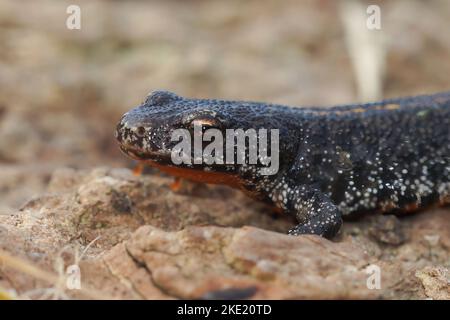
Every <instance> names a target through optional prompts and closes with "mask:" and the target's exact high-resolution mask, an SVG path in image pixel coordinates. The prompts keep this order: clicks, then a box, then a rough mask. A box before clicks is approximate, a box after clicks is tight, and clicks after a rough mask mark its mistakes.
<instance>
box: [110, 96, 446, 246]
mask: <svg viewBox="0 0 450 320" xmlns="http://www.w3.org/2000/svg"><path fill="white" fill-rule="evenodd" d="M193 121H197V123H199V122H200V123H203V124H204V129H209V128H216V129H218V130H221V131H222V132H225V129H244V130H247V129H250V128H253V129H256V130H258V129H260V128H264V129H268V130H270V129H279V154H280V167H279V171H278V173H277V174H276V175H270V176H267V175H266V176H264V175H261V174H259V170H258V169H259V168H260V166H261V164H256V165H217V164H215V165H206V164H201V165H183V164H182V165H180V166H178V167H177V168H176V170H174V165H173V163H172V162H171V159H170V152H171V149H172V147H173V146H174V145H175V144H176V143H177V142H172V141H171V140H170V138H171V132H172V131H173V130H175V129H180V128H185V129H188V130H192V123H193ZM116 138H117V140H118V142H119V145H120V148H121V150H122V151H123V152H124V153H126V154H127V155H129V156H131V157H132V158H134V159H137V160H143V161H147V162H148V163H149V164H151V165H154V166H156V167H158V168H160V169H162V170H163V171H166V172H168V173H170V174H173V175H176V176H181V177H185V178H186V177H187V178H188V179H191V180H196V181H204V182H212V183H225V184H229V185H231V186H233V187H236V188H239V189H241V190H243V191H244V192H246V193H247V194H248V195H250V196H252V197H254V198H256V199H259V200H262V201H265V202H268V203H270V204H272V205H274V206H275V207H277V208H279V209H281V210H282V211H284V212H286V213H288V214H292V215H294V216H295V217H296V218H297V219H298V222H299V224H298V225H297V226H296V227H294V228H293V229H291V230H290V231H289V234H292V235H299V234H317V235H321V236H324V237H328V238H330V237H333V236H334V235H335V234H336V233H337V232H338V231H339V228H340V226H341V224H342V217H345V216H349V215H355V214H356V215H357V214H359V213H364V212H372V211H373V212H382V213H386V212H389V213H407V212H412V211H416V210H418V209H420V208H423V207H426V206H428V205H430V204H433V203H439V204H442V205H444V204H448V203H450V92H444V93H438V94H434V95H429V96H416V97H407V98H399V99H390V100H385V101H381V102H375V103H368V104H355V105H347V106H335V107H330V108H318V107H308V108H292V107H288V106H282V105H275V104H268V103H258V102H245V101H227V100H216V99H188V98H183V97H180V96H178V95H176V94H174V93H170V92H166V91H156V92H153V93H152V94H150V95H149V96H148V97H147V99H146V100H145V102H144V103H143V104H142V105H140V106H138V107H137V108H134V109H132V110H130V111H129V112H127V113H126V114H125V115H124V116H123V117H122V119H121V120H120V121H119V123H118V125H117V129H116ZM269 145H270V144H269ZM269 154H270V152H269ZM211 177H213V178H211Z"/></svg>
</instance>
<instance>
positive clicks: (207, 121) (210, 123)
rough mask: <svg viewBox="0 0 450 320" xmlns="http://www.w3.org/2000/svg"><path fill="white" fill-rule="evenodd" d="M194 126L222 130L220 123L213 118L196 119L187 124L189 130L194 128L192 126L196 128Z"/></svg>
mask: <svg viewBox="0 0 450 320" xmlns="http://www.w3.org/2000/svg"><path fill="white" fill-rule="evenodd" d="M196 125H197V126H201V127H202V128H205V129H210V128H216V129H221V128H222V123H221V122H220V121H219V120H217V119H216V118H213V117H202V118H196V119H194V120H192V121H191V123H190V124H189V126H190V127H191V128H194V126H196Z"/></svg>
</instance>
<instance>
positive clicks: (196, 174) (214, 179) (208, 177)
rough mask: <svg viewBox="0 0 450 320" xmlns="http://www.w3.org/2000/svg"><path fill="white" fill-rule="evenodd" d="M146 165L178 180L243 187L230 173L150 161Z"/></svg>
mask: <svg viewBox="0 0 450 320" xmlns="http://www.w3.org/2000/svg"><path fill="white" fill-rule="evenodd" d="M145 163H146V164H148V165H150V166H152V167H155V168H158V169H159V170H161V171H162V172H165V173H167V174H170V175H171V176H174V177H178V178H183V179H187V180H191V181H195V182H203V183H210V184H225V185H228V186H230V187H233V188H238V189H241V187H242V181H241V179H240V178H239V177H238V176H235V175H232V174H229V173H222V172H206V171H201V170H194V169H187V168H179V167H172V166H164V165H161V164H158V163H156V162H153V161H150V160H147V161H145Z"/></svg>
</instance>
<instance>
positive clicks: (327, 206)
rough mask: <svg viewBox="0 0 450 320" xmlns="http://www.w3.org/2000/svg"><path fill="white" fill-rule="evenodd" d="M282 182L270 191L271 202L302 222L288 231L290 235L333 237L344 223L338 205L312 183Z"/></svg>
mask: <svg viewBox="0 0 450 320" xmlns="http://www.w3.org/2000/svg"><path fill="white" fill-rule="evenodd" d="M291 185H293V183H292V182H290V183H289V182H283V183H280V184H279V185H278V187H276V188H275V190H274V191H273V192H272V193H271V197H272V201H273V202H274V204H275V205H276V206H277V207H280V208H281V209H282V210H283V211H285V212H286V213H288V214H292V215H294V216H295V217H296V219H297V220H298V222H299V224H298V225H297V226H295V227H294V228H292V229H291V230H289V234H290V235H301V234H316V235H319V236H323V237H326V238H332V237H333V236H334V235H336V233H337V232H338V231H339V229H340V227H341V225H342V214H341V212H340V211H339V209H338V207H337V206H336V205H335V204H333V202H332V201H331V199H330V198H329V197H328V196H326V195H325V194H324V193H323V192H322V191H320V190H317V189H314V188H313V187H310V186H291Z"/></svg>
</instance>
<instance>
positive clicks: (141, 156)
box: [119, 144, 171, 162]
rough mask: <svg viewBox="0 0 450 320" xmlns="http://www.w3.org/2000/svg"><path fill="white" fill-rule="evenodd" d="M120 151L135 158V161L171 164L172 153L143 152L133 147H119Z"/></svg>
mask: <svg viewBox="0 0 450 320" xmlns="http://www.w3.org/2000/svg"><path fill="white" fill-rule="evenodd" d="M119 148H120V150H121V151H122V152H123V153H124V154H126V155H127V156H129V157H131V158H133V159H134V160H138V161H145V160H151V161H155V162H170V161H171V157H170V152H169V153H163V152H151V151H146V152H143V151H141V150H137V149H136V148H133V147H127V146H124V145H122V144H121V145H119Z"/></svg>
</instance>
